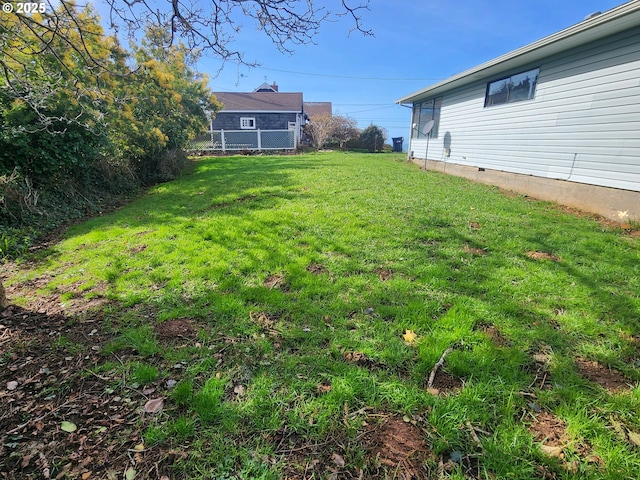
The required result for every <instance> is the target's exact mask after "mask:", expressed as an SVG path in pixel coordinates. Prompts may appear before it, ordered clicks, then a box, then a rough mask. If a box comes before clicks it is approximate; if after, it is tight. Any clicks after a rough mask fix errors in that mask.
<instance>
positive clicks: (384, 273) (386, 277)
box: [376, 268, 393, 282]
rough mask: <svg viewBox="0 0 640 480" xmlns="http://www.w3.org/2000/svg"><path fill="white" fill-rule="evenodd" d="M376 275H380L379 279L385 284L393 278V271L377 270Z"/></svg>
mask: <svg viewBox="0 0 640 480" xmlns="http://www.w3.org/2000/svg"><path fill="white" fill-rule="evenodd" d="M376 273H377V274H378V278H379V279H380V280H381V281H383V282H386V281H387V280H390V279H391V278H392V277H393V271H392V270H387V269H384V268H377V269H376Z"/></svg>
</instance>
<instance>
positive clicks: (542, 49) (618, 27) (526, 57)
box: [396, 0, 640, 104]
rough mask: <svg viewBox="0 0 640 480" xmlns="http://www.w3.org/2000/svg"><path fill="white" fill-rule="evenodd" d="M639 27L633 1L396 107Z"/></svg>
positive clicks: (638, 13)
mask: <svg viewBox="0 0 640 480" xmlns="http://www.w3.org/2000/svg"><path fill="white" fill-rule="evenodd" d="M636 25H640V2H638V1H637V0H633V1H631V2H628V3H625V4H623V5H620V6H619V7H616V8H613V9H611V10H608V11H606V12H604V13H601V14H600V15H598V16H595V17H592V18H588V19H586V20H584V21H582V22H580V23H577V24H575V25H572V26H571V27H569V28H566V29H564V30H561V31H560V32H557V33H554V34H552V35H549V36H547V37H544V38H542V39H540V40H538V41H536V42H533V43H530V44H528V45H525V46H524V47H521V48H518V49H516V50H513V51H511V52H509V53H506V54H505V55H502V56H500V57H497V58H495V59H493V60H490V61H488V62H485V63H483V64H481V65H478V66H477V67H474V68H471V69H469V70H465V71H464V72H461V73H459V74H457V75H454V76H452V77H449V78H447V79H446V80H443V81H442V82H439V83H436V84H433V85H431V86H429V87H427V88H424V89H421V90H418V91H417V92H414V93H412V94H410V95H406V96H404V97H402V98H399V99H398V100H396V103H398V104H406V103H415V102H416V101H419V100H422V99H425V98H427V97H432V96H436V95H439V94H441V93H443V92H445V91H447V90H450V89H452V88H457V87H462V86H464V85H466V84H468V83H472V82H475V81H477V80H482V79H486V78H489V77H491V76H493V75H495V74H498V73H500V72H503V71H505V70H509V69H512V68H517V67H518V66H523V65H526V64H535V63H536V62H539V61H540V60H542V59H543V58H545V57H548V56H550V55H553V54H555V53H559V52H562V51H564V50H567V49H569V48H572V47H576V46H578V45H582V44H584V43H587V42H590V41H594V40H598V39H600V38H603V37H605V36H608V35H612V34H614V33H617V32H621V31H623V30H627V29H629V28H631V27H633V26H636Z"/></svg>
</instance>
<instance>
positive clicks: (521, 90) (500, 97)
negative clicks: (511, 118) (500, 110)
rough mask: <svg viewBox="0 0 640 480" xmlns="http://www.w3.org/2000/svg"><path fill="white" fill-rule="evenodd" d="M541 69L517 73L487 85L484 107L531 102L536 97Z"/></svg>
mask: <svg viewBox="0 0 640 480" xmlns="http://www.w3.org/2000/svg"><path fill="white" fill-rule="evenodd" d="M539 73H540V69H539V68H536V69H534V70H529V71H527V72H522V73H517V74H515V75H512V76H510V77H508V78H502V79H500V80H496V81H494V82H491V83H489V84H488V85H487V95H486V98H485V102H484V106H485V107H489V106H491V105H500V104H502V103H511V102H520V101H522V100H531V99H533V98H534V97H535V93H536V85H537V83H538V74H539Z"/></svg>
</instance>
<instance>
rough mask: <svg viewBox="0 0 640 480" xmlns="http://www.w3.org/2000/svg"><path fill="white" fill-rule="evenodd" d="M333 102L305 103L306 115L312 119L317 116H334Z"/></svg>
mask: <svg viewBox="0 0 640 480" xmlns="http://www.w3.org/2000/svg"><path fill="white" fill-rule="evenodd" d="M332 110H333V109H332V105H331V102H304V113H306V114H307V115H308V116H310V117H315V116H317V115H329V116H331V115H332V113H333V112H332Z"/></svg>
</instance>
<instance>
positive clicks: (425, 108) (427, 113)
mask: <svg viewBox="0 0 640 480" xmlns="http://www.w3.org/2000/svg"><path fill="white" fill-rule="evenodd" d="M431 120H433V100H429V101H428V102H424V103H423V104H422V108H420V129H419V131H418V138H427V136H428V135H425V134H424V127H425V125H426V124H427V123H428V122H429V121H431Z"/></svg>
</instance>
